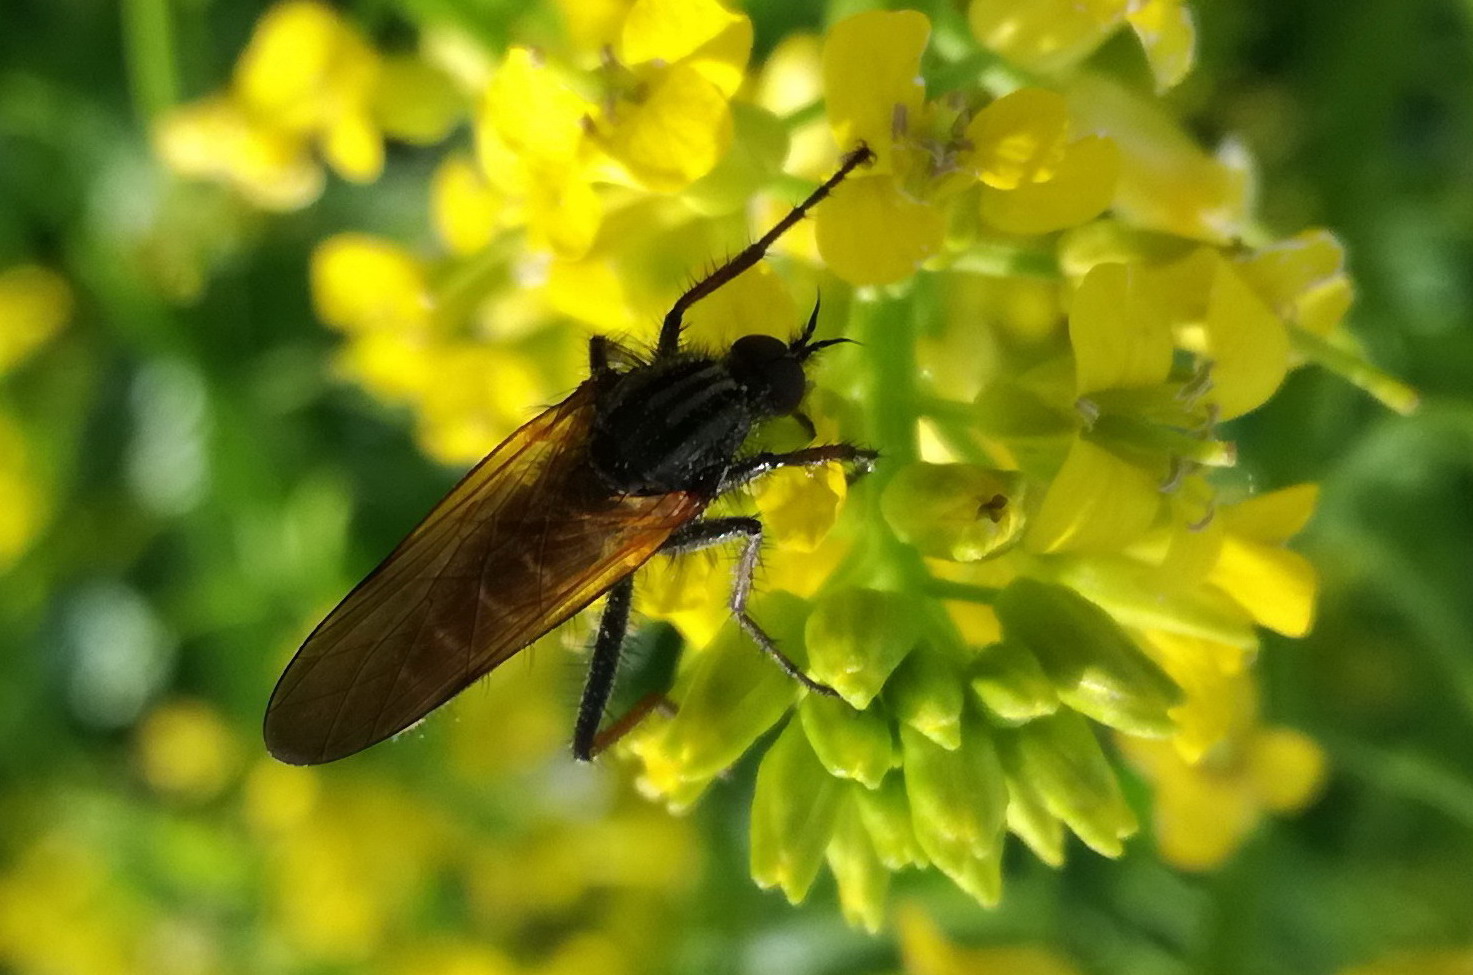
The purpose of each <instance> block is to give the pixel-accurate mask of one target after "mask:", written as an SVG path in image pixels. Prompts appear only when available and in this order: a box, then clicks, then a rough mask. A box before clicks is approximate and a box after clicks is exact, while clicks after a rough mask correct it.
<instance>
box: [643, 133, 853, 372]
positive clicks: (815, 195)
mask: <svg viewBox="0 0 1473 975" xmlns="http://www.w3.org/2000/svg"><path fill="white" fill-rule="evenodd" d="M874 158H875V154H874V153H873V152H871V151H870V149H869V147H868V146H866V145H863V144H860V145H859V147H858V148H855V149H851V150H850V151H849V152H848V153H846V154H845V155H844V159H843V161H842V162H841V163H840V164H839V169H838V171H837V172H836V173H834V175H832V176H830V177H829V178H828V179H826V180H824V182H823V183H822V184H821V185H820V186H819V187H818V189H816V190H814V191H813V192H812V193H810V194H808V199H806V200H804V201H803V202H802V203H799V204H798V205H797V206H795V207H793V209H792V210H790V211H789V212H788V215H787V216H785V217H783V218H782V219H781V220H779V221H778V222H777V225H776V226H774V227H773V228H772V229H771V230H769V231H768V232H767V233H765V234H763V235H762V236H761V237H759V238H758V239H757V240H756V241H755V242H754V243H751V244H748V245H747V246H746V247H745V248H743V249H742V251H741V252H740V253H739V254H737V256H736V257H733V258H732V259H731V260H729V261H727V262H726V263H725V264H723V265H721V266H720V267H718V268H717V269H716V270H714V271H712V272H711V273H710V274H708V275H706V276H705V277H704V278H702V279H701V280H700V281H698V282H696V284H695V285H693V286H692V287H691V289H690V290H689V291H687V292H686V293H685V294H683V295H681V296H680V297H679V298H677V299H675V304H673V305H671V306H670V310H669V311H668V312H666V313H665V319H664V321H663V322H661V323H660V341H659V343H658V344H657V345H656V346H655V354H656V355H657V356H669V355H674V354H675V353H676V352H678V351H679V350H680V329H681V317H682V316H683V315H684V314H685V312H686V309H688V308H690V306H691V305H694V304H695V303H696V302H698V301H700V300H701V299H702V298H704V297H706V296H707V295H708V294H710V293H711V292H713V291H715V290H716V289H717V288H719V287H721V286H722V285H724V284H726V283H727V282H728V281H730V280H731V279H732V278H734V277H736V276H737V275H738V274H741V273H742V272H743V271H745V270H747V268H749V267H751V266H752V265H754V264H756V263H757V262H758V261H760V260H762V255H764V254H766V253H767V249H768V248H769V247H771V246H772V245H773V243H774V242H775V241H776V240H777V239H778V238H779V237H781V236H782V235H783V234H785V233H787V232H788V231H789V230H790V229H792V227H793V225H794V224H795V223H797V222H798V221H799V220H802V219H803V217H804V216H806V215H807V213H808V211H809V210H812V209H813V208H814V207H815V206H817V205H818V202H819V201H820V200H822V199H823V198H824V197H826V196H828V195H829V193H831V192H832V191H833V189H834V187H835V186H838V185H839V184H840V183H841V182H843V181H844V177H845V176H848V175H849V174H850V172H852V171H853V170H854V169H855V168H857V167H859V166H862V165H864V164H865V163H868V162H872V161H874Z"/></svg>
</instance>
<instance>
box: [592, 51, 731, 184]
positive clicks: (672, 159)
mask: <svg viewBox="0 0 1473 975" xmlns="http://www.w3.org/2000/svg"><path fill="white" fill-rule="evenodd" d="M731 133H732V122H731V109H730V106H728V105H727V103H726V96H725V95H724V94H723V93H722V91H721V89H720V88H717V87H716V85H714V84H712V82H711V81H710V80H709V79H707V78H706V76H705V75H703V74H702V73H701V72H700V71H698V70H697V69H696V68H694V67H691V66H689V65H676V66H675V67H673V68H670V69H669V70H668V71H665V72H663V73H662V74H661V75H660V76H659V77H658V80H656V81H655V82H654V84H653V88H652V89H651V90H650V92H649V93H648V95H647V96H646V98H645V99H644V101H643V102H640V103H638V104H628V105H625V104H621V105H620V106H619V107H618V110H617V114H616V116H615V124H614V126H613V129H612V131H611V132H609V133H608V134H607V135H606V136H605V148H606V149H607V151H608V153H609V155H611V156H613V157H614V158H615V159H617V160H618V161H619V162H621V163H623V164H624V167H625V168H626V169H628V170H629V173H630V175H631V176H633V177H634V178H635V179H636V180H638V181H639V182H640V183H642V184H643V185H644V186H645V188H647V189H650V190H654V191H656V192H661V193H673V192H676V191H678V190H681V189H684V188H685V187H686V186H688V185H690V184H691V183H692V182H694V181H695V180H697V179H699V178H700V177H702V176H704V175H706V174H707V173H709V172H710V171H711V169H712V167H714V166H715V165H716V163H717V161H719V160H720V159H721V157H722V156H723V155H725V154H726V150H727V149H728V148H729V147H730V145H731Z"/></svg>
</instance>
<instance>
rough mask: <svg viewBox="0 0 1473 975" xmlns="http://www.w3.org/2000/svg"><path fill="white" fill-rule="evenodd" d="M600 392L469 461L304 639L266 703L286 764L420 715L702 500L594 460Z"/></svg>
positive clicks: (566, 611) (640, 552) (371, 739)
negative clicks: (601, 467)
mask: <svg viewBox="0 0 1473 975" xmlns="http://www.w3.org/2000/svg"><path fill="white" fill-rule="evenodd" d="M593 406H594V396H593V386H592V384H591V383H584V384H583V385H582V386H580V387H579V388H578V389H577V390H575V391H574V392H573V394H572V395H570V396H569V397H568V398H567V399H566V400H564V401H563V402H562V403H560V404H558V405H557V406H554V407H552V408H551V409H549V410H547V411H546V412H544V413H542V414H541V415H540V416H538V417H536V418H535V419H533V420H531V421H529V422H528V423H527V424H526V425H524V426H523V427H521V429H519V430H517V431H516V432H515V433H513V434H512V435H511V436H510V437H508V438H507V440H506V441H505V442H504V443H502V444H501V446H499V447H497V448H496V449H495V450H493V451H492V452H491V453H490V454H489V455H488V456H487V457H486V458H485V459H484V460H483V461H481V463H480V464H478V465H477V466H476V467H475V468H473V469H472V470H471V472H470V473H469V474H467V475H466V476H465V477H464V478H463V479H462V480H461V482H460V483H459V484H458V485H456V486H455V488H454V489H452V490H451V492H450V493H449V494H448V495H446V496H445V498H444V499H443V500H442V501H441V502H440V503H439V504H438V505H436V506H435V508H434V510H433V511H431V512H430V513H429V515H428V516H427V517H426V518H425V520H424V521H423V522H421V523H420V525H419V526H418V527H417V528H415V529H414V531H413V532H411V533H410V535H409V537H408V538H406V539H405V540H404V541H403V542H401V543H400V545H399V547H398V548H396V549H395V550H394V551H393V553H392V554H390V555H389V557H388V558H387V559H385V560H384V561H383V562H382V563H381V564H380V565H379V567H378V568H377V569H375V570H374V571H373V573H372V574H370V575H369V577H368V578H367V579H365V580H363V582H362V583H360V584H359V585H358V587H357V588H356V589H354V590H353V591H352V592H351V593H349V594H348V596H347V597H346V598H345V599H344V600H343V601H342V602H341V603H339V604H338V606H337V608H336V609H334V610H333V611H332V612H331V613H330V614H329V615H328V617H327V619H325V620H323V621H322V623H321V624H320V625H319V626H318V627H317V629H316V630H314V631H313V632H312V635H311V636H309V637H308V638H307V641H306V642H305V643H304V644H302V648H301V649H300V650H298V651H297V655H296V656H295V657H293V658H292V662H291V663H290V664H289V665H288V666H287V669H286V672H285V673H284V674H282V676H281V680H280V681H279V682H278V683H277V685H276V690H275V691H274V692H273V693H272V695H271V703H270V704H269V705H268V706H267V709H266V726H265V736H266V747H267V748H268V749H270V751H271V753H272V754H273V755H275V756H276V757H277V758H279V759H281V760H282V761H284V762H290V763H292V764H296V765H312V764H317V763H320V762H330V761H333V760H335V759H338V758H343V757H344V756H347V755H351V754H353V753H354V752H357V751H360V750H361V749H364V748H367V747H368V746H369V745H372V744H374V743H376V742H379V741H382V740H384V739H385V738H388V737H390V736H391V735H394V734H397V733H398V732H400V731H403V730H404V729H405V728H407V727H409V726H410V725H412V724H414V723H415V722H416V721H418V720H420V719H421V718H423V717H424V716H425V715H426V714H428V713H429V712H430V711H433V710H434V709H435V708H437V707H439V706H440V705H441V704H443V703H445V702H446V701H448V700H449V699H450V698H451V697H453V696H455V695H456V694H457V693H459V692H460V691H461V690H463V689H464V688H465V687H466V686H467V685H469V684H471V683H472V682H474V681H475V680H476V679H477V678H479V677H481V676H482V675H484V674H485V673H486V672H487V671H489V670H491V669H492V668H493V667H495V666H496V665H497V664H499V663H501V662H502V661H503V660H506V659H507V658H508V657H510V656H511V655H512V654H514V653H516V652H517V651H518V650H520V649H522V648H523V647H524V646H526V645H527V644H529V643H531V642H532V641H533V640H535V639H537V637H539V636H541V635H542V634H544V633H546V632H547V631H548V630H550V629H552V628H553V627H554V626H557V625H558V624H559V623H561V622H563V621H564V620H566V619H567V618H568V617H570V616H572V615H573V614H574V613H576V612H578V611H579V610H581V609H583V608H584V607H585V606H587V605H588V604H589V603H591V602H592V601H593V600H595V599H597V598H598V597H599V596H600V595H602V594H603V593H604V592H605V591H607V590H608V589H609V587H611V586H612V585H613V584H614V583H616V582H618V581H619V580H620V579H621V578H623V577H624V576H626V575H628V574H629V573H630V572H632V571H633V570H634V569H636V568H638V567H639V566H640V565H641V564H643V563H644V562H645V561H646V560H647V559H648V558H649V557H650V556H651V555H653V554H654V552H655V551H656V550H657V549H658V548H659V547H660V545H661V544H662V543H663V542H664V541H665V539H667V538H668V537H669V536H670V534H671V532H673V531H674V530H675V529H677V528H679V527H680V526H681V525H683V524H685V523H686V522H688V521H690V520H691V519H692V518H694V517H695V516H696V515H697V514H699V513H700V510H701V508H702V507H703V506H704V501H703V500H702V499H700V498H698V497H696V496H695V495H691V494H685V493H674V494H664V495H653V496H648V497H637V496H618V495H611V494H610V492H609V491H608V490H607V489H606V488H604V487H603V486H602V484H601V483H600V482H599V480H598V478H597V475H596V474H595V473H594V472H593V470H592V469H591V468H590V466H589V465H588V462H587V445H588V439H589V433H590V429H591V426H592V422H593V412H594V410H593Z"/></svg>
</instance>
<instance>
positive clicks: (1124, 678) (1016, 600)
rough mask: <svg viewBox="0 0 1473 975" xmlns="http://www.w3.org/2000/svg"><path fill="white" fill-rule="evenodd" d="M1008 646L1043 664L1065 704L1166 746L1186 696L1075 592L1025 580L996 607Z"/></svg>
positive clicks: (1006, 591)
mask: <svg viewBox="0 0 1473 975" xmlns="http://www.w3.org/2000/svg"><path fill="white" fill-rule="evenodd" d="M996 609H997V615H998V618H999V619H1000V620H1001V621H1002V628H1003V635H1004V639H1005V640H1006V641H1009V642H1011V641H1017V642H1019V643H1021V644H1023V645H1024V646H1026V647H1027V648H1028V649H1029V650H1031V651H1032V652H1033V653H1034V654H1035V655H1036V656H1037V657H1038V661H1039V663H1041V664H1042V665H1043V669H1044V672H1045V673H1047V674H1048V676H1049V679H1050V680H1052V681H1053V683H1054V687H1055V688H1056V689H1057V691H1058V694H1059V699H1060V700H1062V701H1063V702H1064V703H1065V704H1067V705H1069V707H1071V708H1074V709H1075V710H1076V711H1079V712H1080V713H1081V714H1085V715H1088V716H1089V717H1091V718H1093V719H1095V720H1096V721H1098V722H1100V723H1101V724H1105V725H1109V726H1110V727H1112V728H1118V729H1120V730H1121V731H1124V732H1125V733H1126V734H1131V735H1143V736H1146V737H1151V738H1162V737H1165V736H1167V735H1170V734H1171V733H1172V732H1173V731H1174V730H1175V729H1174V726H1173V724H1172V721H1171V718H1170V716H1169V715H1168V713H1167V712H1168V711H1169V710H1170V709H1171V708H1172V707H1174V706H1175V705H1177V704H1179V703H1181V691H1180V689H1179V688H1178V687H1177V686H1176V684H1175V683H1174V682H1173V681H1172V680H1171V678H1170V677H1168V676H1166V672H1165V671H1163V670H1162V669H1161V668H1160V667H1159V666H1157V665H1156V663H1155V661H1153V660H1151V658H1149V657H1147V656H1146V655H1145V654H1144V653H1142V652H1141V650H1140V648H1139V647H1137V646H1136V645H1135V642H1134V641H1132V640H1131V639H1130V637H1129V636H1127V635H1126V633H1125V631H1124V630H1122V629H1121V628H1120V626H1119V624H1117V623H1116V622H1115V621H1114V619H1112V618H1111V617H1110V614H1108V613H1106V612H1105V611H1104V610H1103V609H1101V608H1100V607H1098V606H1096V605H1095V604H1094V603H1092V602H1090V601H1089V600H1087V599H1085V598H1084V597H1083V596H1081V595H1079V594H1078V593H1076V592H1075V591H1074V590H1072V589H1067V588H1065V587H1064V586H1058V585H1054V584H1052V583H1047V582H1039V581H1038V580H1036V579H1028V578H1019V579H1015V580H1014V581H1013V583H1012V584H1011V585H1009V586H1008V587H1007V588H1006V589H1004V590H1003V591H1002V594H1001V595H1000V596H999V597H998V599H997V605H996Z"/></svg>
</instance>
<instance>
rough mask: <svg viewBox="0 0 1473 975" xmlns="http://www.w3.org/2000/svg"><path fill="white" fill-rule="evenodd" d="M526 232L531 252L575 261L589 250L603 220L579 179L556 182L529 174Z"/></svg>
mask: <svg viewBox="0 0 1473 975" xmlns="http://www.w3.org/2000/svg"><path fill="white" fill-rule="evenodd" d="M526 202H527V229H528V232H529V237H530V241H529V242H530V243H531V245H532V247H533V248H534V249H539V250H552V251H553V252H554V253H556V254H557V256H558V257H561V258H563V259H564V260H577V259H578V258H581V257H582V256H583V255H584V254H587V253H588V249H589V248H590V247H592V246H593V239H594V237H596V236H597V235H598V228H599V224H600V222H601V221H602V220H603V204H602V202H601V201H600V200H599V197H598V193H597V192H596V191H595V190H594V188H593V186H592V185H591V184H589V183H588V181H587V180H584V179H583V178H581V177H580V176H577V175H576V174H575V175H571V176H570V177H569V178H567V179H560V178H557V177H555V176H552V175H550V174H543V173H533V174H531V179H530V181H529V183H528V186H527V201H526Z"/></svg>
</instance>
